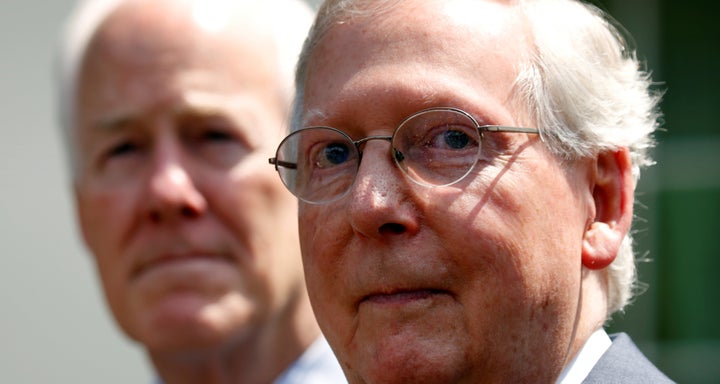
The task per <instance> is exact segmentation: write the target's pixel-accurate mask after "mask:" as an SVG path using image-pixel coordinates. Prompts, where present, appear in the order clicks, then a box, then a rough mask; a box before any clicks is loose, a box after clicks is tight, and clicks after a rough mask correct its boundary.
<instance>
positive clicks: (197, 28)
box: [78, 0, 279, 93]
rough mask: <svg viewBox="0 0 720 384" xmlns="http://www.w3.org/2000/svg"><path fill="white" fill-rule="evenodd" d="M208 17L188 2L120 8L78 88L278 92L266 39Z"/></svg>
mask: <svg viewBox="0 0 720 384" xmlns="http://www.w3.org/2000/svg"><path fill="white" fill-rule="evenodd" d="M211 18H212V15H210V14H208V12H207V11H204V12H203V11H202V9H196V8H193V7H191V6H190V3H189V2H183V1H177V2H168V1H165V0H159V1H128V2H126V3H124V4H123V5H122V6H120V7H119V8H118V9H117V10H116V11H114V12H113V13H112V14H111V15H110V16H109V17H108V18H107V19H106V20H105V21H104V22H103V23H102V25H101V26H100V27H99V29H98V30H97V31H96V33H95V34H94V36H93V38H92V39H91V41H90V43H89V45H88V47H87V51H86V54H85V55H84V60H83V62H82V65H81V71H80V74H81V76H80V78H79V87H78V88H80V89H81V91H82V90H83V89H84V90H87V88H102V87H106V88H113V89H114V90H115V91H116V93H117V92H119V91H121V90H123V89H125V90H127V89H129V88H131V87H137V86H138V84H141V83H143V84H146V87H145V88H148V89H152V88H153V87H162V86H164V85H166V84H171V83H173V81H172V80H173V78H174V77H182V78H183V80H182V81H181V82H182V83H188V84H198V83H201V82H203V81H204V82H206V83H208V82H214V84H213V85H212V86H214V87H225V88H227V89H228V90H232V89H252V88H258V89H267V88H271V86H276V85H277V84H278V80H277V79H278V77H279V76H277V72H278V71H279V69H278V65H277V61H276V60H275V58H276V52H275V49H274V45H273V39H272V38H271V36H272V35H271V32H270V31H269V30H268V29H267V28H263V27H261V26H259V25H258V24H259V23H253V22H248V23H243V22H242V20H240V17H234V18H227V19H226V20H221V19H217V18H216V19H215V23H212V22H211V21H209V20H210V19H211ZM247 36H253V38H248V37H247ZM188 79H191V81H188ZM274 89H275V88H274Z"/></svg>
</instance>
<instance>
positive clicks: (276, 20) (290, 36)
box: [54, 0, 313, 176]
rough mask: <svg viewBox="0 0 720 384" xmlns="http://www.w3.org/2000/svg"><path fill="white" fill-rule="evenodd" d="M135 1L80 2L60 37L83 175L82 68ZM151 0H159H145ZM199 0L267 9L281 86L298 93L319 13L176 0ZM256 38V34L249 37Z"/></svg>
mask: <svg viewBox="0 0 720 384" xmlns="http://www.w3.org/2000/svg"><path fill="white" fill-rule="evenodd" d="M131 1H132V0H79V1H78V2H77V3H76V5H75V8H74V9H73V11H72V12H71V14H70V16H69V17H68V18H67V20H66V23H65V26H64V30H63V31H62V35H61V38H60V43H59V46H58V52H57V55H56V61H55V68H54V70H55V73H54V75H55V82H56V91H57V107H58V115H59V118H60V124H61V128H62V131H63V138H64V140H65V144H66V148H67V154H68V157H69V161H70V167H71V172H72V174H73V175H74V176H76V175H77V171H78V169H77V167H78V159H77V143H76V136H75V133H74V131H75V126H76V124H77V121H76V116H75V109H76V105H75V103H76V99H77V94H76V93H77V87H78V82H79V80H80V71H81V70H82V68H81V67H82V63H83V60H84V57H85V55H86V53H87V52H86V50H87V48H88V44H90V41H91V40H92V38H93V37H94V35H95V33H96V32H97V31H98V29H99V28H100V27H101V26H102V24H103V23H104V22H105V20H106V19H107V18H108V17H109V16H110V15H111V14H112V13H113V12H114V11H116V10H117V9H118V8H119V7H120V6H121V5H123V4H125V3H129V2H131ZM144 1H146V2H150V1H154V0H144ZM176 1H178V2H181V1H182V2H186V3H198V4H202V7H203V8H208V7H211V8H215V9H219V10H220V11H222V12H225V13H228V14H232V13H237V14H238V15H242V14H243V12H245V13H247V12H248V10H247V6H245V7H242V5H243V4H245V5H247V4H252V5H253V6H257V8H259V9H261V11H260V12H259V13H258V15H257V16H256V17H258V18H265V19H266V20H264V24H266V25H267V26H268V28H269V29H270V33H271V36H272V38H273V42H274V48H275V54H276V57H277V64H278V70H279V80H278V84H280V86H282V87H283V89H282V91H283V92H285V93H286V95H287V98H288V101H289V100H291V99H292V96H293V94H294V87H293V77H294V73H295V65H296V63H297V58H298V55H299V53H300V50H301V47H302V43H303V41H304V39H305V36H306V35H307V31H308V29H309V28H310V25H311V23H312V20H313V11H312V9H311V8H310V7H309V5H308V4H307V3H305V2H303V1H301V0H262V2H260V1H258V0H176ZM248 38H250V39H252V38H253V36H248Z"/></svg>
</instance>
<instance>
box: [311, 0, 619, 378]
mask: <svg viewBox="0 0 720 384" xmlns="http://www.w3.org/2000/svg"><path fill="white" fill-rule="evenodd" d="M516 12H517V10H516V9H515V8H513V7H512V6H508V5H505V4H502V3H499V2H486V1H467V0H458V1H449V2H447V1H446V2H438V1H432V0H418V1H405V2H402V3H400V4H399V5H397V6H395V7H394V8H392V9H391V10H389V11H386V12H383V13H382V14H381V15H375V16H374V17H373V18H372V19H370V18H363V17H356V18H353V19H352V20H350V21H347V22H345V23H343V24H341V25H336V26H334V27H333V28H332V29H331V30H330V31H329V32H328V33H327V34H326V35H325V36H324V37H323V38H322V39H321V40H320V43H319V45H318V46H317V48H316V49H315V51H314V52H313V53H312V55H311V57H310V62H309V67H308V78H307V82H306V94H305V98H304V100H303V101H304V108H303V112H304V113H303V124H304V125H327V126H332V127H335V128H338V129H341V130H343V131H344V132H346V133H348V134H349V135H350V136H351V137H353V139H355V140H357V139H360V138H363V137H367V136H370V135H390V134H391V133H392V131H393V130H394V128H395V127H396V126H397V124H398V123H399V122H400V121H402V119H403V118H404V117H406V116H407V115H409V114H411V113H413V112H416V111H419V110H421V109H424V108H428V107H438V106H452V107H458V108H462V109H464V110H466V111H467V112H469V113H470V114H472V115H473V116H475V117H476V119H478V121H479V122H480V124H481V125H483V124H497V125H509V126H532V125H531V124H532V123H531V122H527V121H525V119H524V118H523V116H525V113H524V111H521V110H518V109H517V107H516V106H515V105H514V104H513V103H512V96H513V92H514V90H513V81H514V79H515V77H516V76H517V70H518V67H519V63H520V62H521V60H523V58H525V57H527V56H528V52H529V51H528V50H529V42H530V41H531V39H532V37H531V36H529V35H528V32H527V31H526V30H524V29H523V23H522V17H520V16H519V15H518V14H517V13H516ZM468 15H472V17H468ZM468 36H472V38H468ZM482 151H483V152H482V156H481V158H480V160H479V162H478V164H477V165H476V168H475V169H474V171H473V172H472V173H471V174H470V175H469V176H468V177H466V178H465V179H463V180H462V181H460V182H459V183H457V184H454V185H451V186H446V187H436V188H427V187H422V186H418V185H415V184H413V183H412V182H411V181H409V180H408V179H406V178H405V177H404V176H403V174H402V173H401V171H400V170H399V169H397V168H396V167H395V166H394V164H393V163H392V160H391V157H390V155H389V144H388V143H387V142H384V141H379V140H376V141H371V142H368V143H367V144H366V146H365V147H364V155H363V158H362V162H361V164H360V168H359V171H358V175H357V179H356V181H355V184H354V186H353V189H352V190H351V191H350V193H349V194H348V195H347V196H346V197H344V198H342V199H340V200H339V201H336V202H333V203H331V204H327V205H311V204H303V203H301V205H300V211H299V212H300V241H301V246H302V249H303V262H304V267H305V273H306V276H307V284H308V290H309V293H310V299H311V302H312V304H313V308H314V310H315V314H316V316H317V318H318V322H319V324H320V327H321V329H322V330H323V333H324V334H325V335H326V337H327V339H328V341H329V342H330V344H331V346H332V347H333V349H334V351H335V353H336V355H337V356H338V359H339V360H340V362H341V364H342V366H343V369H344V371H345V373H346V376H347V377H348V378H349V380H350V381H351V382H352V383H408V382H422V383H491V382H512V383H543V382H553V381H554V380H555V379H556V378H557V377H558V375H559V374H560V372H561V370H562V369H563V367H564V366H565V364H566V363H567V362H568V361H569V360H571V359H572V357H573V356H574V355H575V353H576V352H577V351H578V350H579V348H580V347H581V346H582V344H583V343H584V342H585V340H586V339H587V337H588V336H589V335H590V334H591V333H592V332H593V331H594V330H596V329H598V328H599V327H600V326H601V325H602V323H603V321H604V319H605V316H606V295H605V292H606V280H605V274H604V271H603V268H604V267H606V266H607V264H608V263H609V262H610V261H612V260H613V258H614V257H615V255H616V254H617V249H618V247H619V245H620V241H621V240H622V237H623V236H624V234H625V233H626V232H627V230H628V228H629V225H630V220H631V217H632V189H633V181H632V176H631V174H630V164H629V159H628V155H627V151H626V150H619V151H617V152H610V153H603V154H600V155H599V156H598V157H597V158H590V159H585V160H581V161H576V162H573V163H565V164H563V163H561V162H560V161H559V160H558V159H556V158H555V157H553V155H551V154H550V152H549V151H548V149H547V148H546V147H545V145H544V144H543V142H542V141H541V140H540V138H539V137H538V136H537V135H527V134H519V133H488V134H486V136H485V139H484V141H483V148H482ZM589 266H592V269H591V268H589Z"/></svg>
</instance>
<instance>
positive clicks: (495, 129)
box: [478, 125, 540, 133]
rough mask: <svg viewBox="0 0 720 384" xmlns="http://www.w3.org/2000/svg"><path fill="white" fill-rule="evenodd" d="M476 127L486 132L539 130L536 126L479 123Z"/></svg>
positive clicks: (529, 131)
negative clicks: (523, 126) (522, 126)
mask: <svg viewBox="0 0 720 384" xmlns="http://www.w3.org/2000/svg"><path fill="white" fill-rule="evenodd" d="M478 129H480V131H487V132H520V133H540V130H539V129H537V128H521V127H508V126H505V125H481V126H480V127H478Z"/></svg>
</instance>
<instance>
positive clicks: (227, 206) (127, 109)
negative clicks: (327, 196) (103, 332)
mask: <svg viewBox="0 0 720 384" xmlns="http://www.w3.org/2000/svg"><path fill="white" fill-rule="evenodd" d="M139 3H142V2H139ZM139 3H138V2H129V3H128V4H126V5H123V6H121V8H120V9H119V10H117V11H116V12H114V13H113V14H112V15H111V16H110V17H109V19H108V20H107V21H106V22H105V23H104V24H103V25H102V26H101V28H100V29H99V31H98V33H97V34H96V35H95V37H94V39H93V40H92V41H91V43H90V46H89V50H88V54H87V55H86V58H85V61H84V63H83V72H82V76H81V78H80V80H79V81H80V83H79V92H78V99H77V100H78V102H77V110H76V116H78V122H77V138H78V148H79V152H80V153H79V159H80V162H81V163H80V164H81V166H80V172H79V174H78V176H77V179H76V183H75V192H76V200H77V210H78V217H79V222H80V226H81V229H82V234H83V236H84V239H85V241H86V243H87V245H88V247H89V249H90V250H91V251H92V253H93V255H94V256H95V260H96V262H97V269H98V271H99V275H100V277H101V280H102V284H103V287H104V291H105V295H106V298H107V302H108V304H109V307H110V309H111V310H112V313H113V315H114V316H115V318H116V320H117V322H118V324H119V326H120V327H121V328H122V330H123V331H124V332H125V333H127V335H129V336H130V337H131V338H132V339H134V340H136V341H137V342H139V343H141V344H144V346H145V347H146V348H147V350H148V353H149V355H150V357H151V358H152V361H153V363H154V365H155V367H156V369H157V371H158V373H159V374H160V376H161V377H162V378H163V380H164V381H165V382H168V383H182V382H202V383H223V382H243V383H268V382H270V381H272V379H273V378H275V377H276V376H277V375H279V374H280V373H281V372H283V371H284V370H285V369H286V367H287V366H288V365H289V364H290V363H291V362H292V361H294V360H295V359H296V358H297V357H298V356H299V355H300V354H301V353H302V352H303V351H304V350H305V348H307V346H308V345H309V344H310V343H312V341H314V340H315V339H316V338H317V337H318V335H319V329H318V327H317V324H316V323H315V321H314V318H313V315H312V310H311V308H310V304H309V301H308V298H307V295H306V293H305V290H304V278H303V274H302V264H301V262H300V251H299V247H298V238H297V231H298V230H297V219H296V212H297V203H296V201H295V199H294V197H292V195H291V194H290V193H289V192H287V191H286V190H285V188H284V186H283V185H282V183H281V182H280V180H278V178H277V176H276V175H275V174H273V172H271V171H269V170H268V169H267V158H268V157H269V156H271V155H272V153H273V151H274V148H275V146H276V145H277V143H278V142H279V140H280V139H281V138H282V136H283V135H284V133H285V123H284V122H285V119H286V113H287V101H288V98H287V95H286V94H285V90H284V89H283V88H282V87H281V85H280V84H278V82H279V81H278V79H279V78H281V77H280V76H278V73H277V64H276V61H275V60H276V57H275V56H274V51H273V48H272V47H273V45H272V41H271V40H270V35H269V31H267V30H265V29H260V25H261V24H259V23H254V22H253V21H252V14H251V13H250V15H251V16H249V17H250V18H251V19H250V20H235V21H233V22H231V23H230V24H228V25H226V26H224V27H223V28H221V29H219V30H218V29H206V28H203V27H202V25H201V24H198V23H197V22H196V21H195V20H194V19H192V18H191V14H190V12H189V8H187V7H185V6H181V5H178V3H177V2H163V1H160V2H153V3H152V4H151V5H148V3H147V2H145V3H144V4H141V5H138V4H139ZM246 35H251V36H253V38H252V39H247V38H245V36H246Z"/></svg>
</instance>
